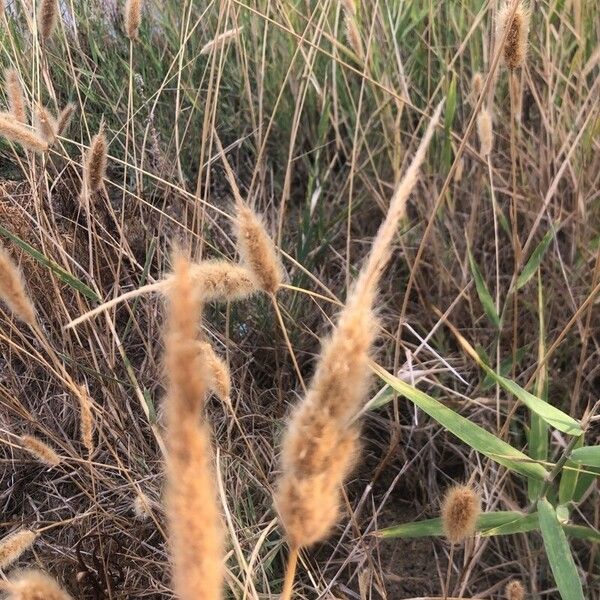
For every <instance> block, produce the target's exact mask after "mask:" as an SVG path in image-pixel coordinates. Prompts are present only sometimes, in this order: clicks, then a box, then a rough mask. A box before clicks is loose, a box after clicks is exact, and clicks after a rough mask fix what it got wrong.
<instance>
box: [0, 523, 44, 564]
mask: <svg viewBox="0 0 600 600" xmlns="http://www.w3.org/2000/svg"><path fill="white" fill-rule="evenodd" d="M36 538H37V533H35V532H34V531H31V530H29V529H21V530H20V531H16V532H15V533H11V534H10V535H7V536H6V537H5V538H3V539H2V540H0V569H6V568H7V567H10V565H12V564H13V563H14V562H15V561H17V560H19V558H20V556H21V555H22V554H23V553H24V552H25V551H26V550H29V548H31V547H32V546H33V543H34V542H35V540H36Z"/></svg>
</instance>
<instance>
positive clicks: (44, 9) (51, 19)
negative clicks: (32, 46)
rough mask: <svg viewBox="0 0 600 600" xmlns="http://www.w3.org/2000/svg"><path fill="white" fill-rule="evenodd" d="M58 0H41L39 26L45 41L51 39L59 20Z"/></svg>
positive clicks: (38, 17)
mask: <svg viewBox="0 0 600 600" xmlns="http://www.w3.org/2000/svg"><path fill="white" fill-rule="evenodd" d="M58 11H59V7H58V0H40V4H39V7H38V12H37V26H38V31H39V34H40V38H41V39H42V41H43V42H45V41H47V40H49V39H50V37H51V36H52V34H53V33H54V30H55V29H56V24H57V22H58Z"/></svg>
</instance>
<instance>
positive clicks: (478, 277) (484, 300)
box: [467, 248, 500, 328]
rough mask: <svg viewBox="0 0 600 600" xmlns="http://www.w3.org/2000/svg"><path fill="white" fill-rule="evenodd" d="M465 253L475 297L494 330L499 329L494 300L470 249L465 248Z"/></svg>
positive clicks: (498, 318)
mask: <svg viewBox="0 0 600 600" xmlns="http://www.w3.org/2000/svg"><path fill="white" fill-rule="evenodd" d="M467 252H468V253H469V265H470V266H471V273H472V274H473V279H475V288H476V289H477V295H478V296H479V301H480V302H481V305H482V306H483V310H484V311H485V314H486V315H487V316H488V318H489V319H490V321H491V322H492V323H493V324H494V325H495V326H496V328H499V327H500V317H499V316H498V312H497V311H496V306H495V305H494V300H493V299H492V296H491V294H490V292H489V290H488V289H487V285H486V284H485V280H484V278H483V275H482V274H481V271H480V270H479V267H478V266H477V263H476V262H475V259H474V258H473V255H472V254H471V249H470V248H467Z"/></svg>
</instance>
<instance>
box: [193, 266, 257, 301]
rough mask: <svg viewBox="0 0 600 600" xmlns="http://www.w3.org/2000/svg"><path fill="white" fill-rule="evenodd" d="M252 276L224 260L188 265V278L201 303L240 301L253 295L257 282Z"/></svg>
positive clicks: (247, 271)
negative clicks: (197, 292) (194, 287)
mask: <svg viewBox="0 0 600 600" xmlns="http://www.w3.org/2000/svg"><path fill="white" fill-rule="evenodd" d="M253 275H254V274H253V273H252V272H250V271H249V270H248V269H245V268H244V267H241V266H239V265H234V264H231V263H230V262H228V261H225V260H205V261H202V262H199V263H195V264H192V265H190V277H191V279H192V281H193V283H194V284H195V285H196V287H197V289H198V291H199V293H200V295H201V296H202V300H203V302H210V301H212V300H242V299H244V298H247V297H248V296H251V295H252V294H254V293H255V292H256V290H257V282H256V280H255V277H254V276H253Z"/></svg>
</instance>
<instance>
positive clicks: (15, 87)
mask: <svg viewBox="0 0 600 600" xmlns="http://www.w3.org/2000/svg"><path fill="white" fill-rule="evenodd" d="M4 80H5V82H6V95H7V97H8V105H9V107H10V112H11V113H12V114H13V115H14V117H15V119H16V120H17V121H19V123H27V111H26V110H25V96H24V95H23V88H22V87H21V81H20V79H19V74H18V73H17V71H16V69H12V68H10V69H6V72H5V74H4Z"/></svg>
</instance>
